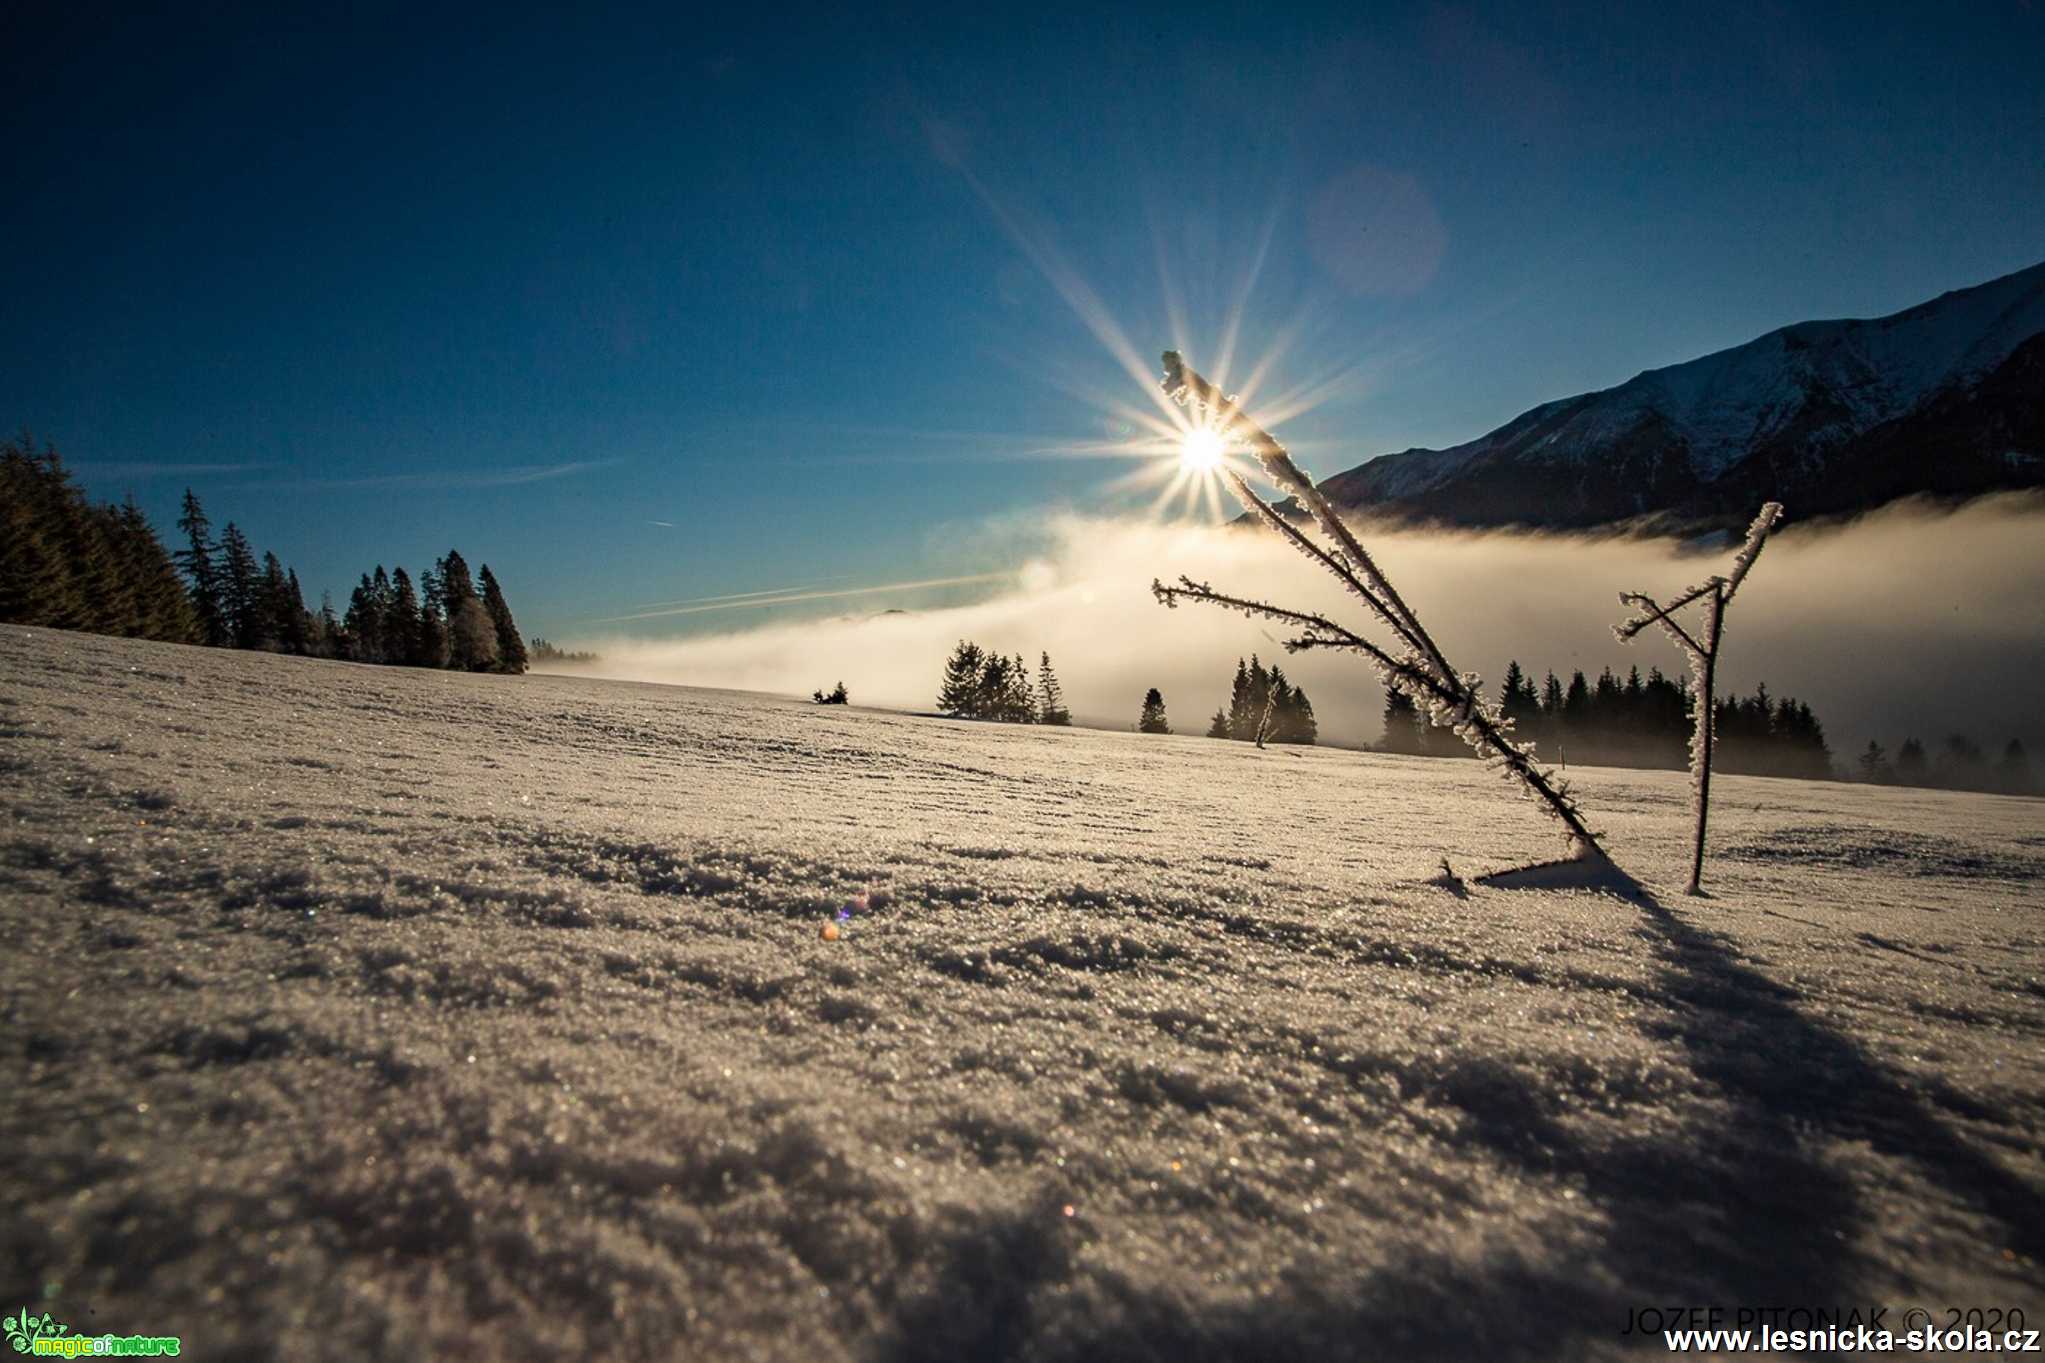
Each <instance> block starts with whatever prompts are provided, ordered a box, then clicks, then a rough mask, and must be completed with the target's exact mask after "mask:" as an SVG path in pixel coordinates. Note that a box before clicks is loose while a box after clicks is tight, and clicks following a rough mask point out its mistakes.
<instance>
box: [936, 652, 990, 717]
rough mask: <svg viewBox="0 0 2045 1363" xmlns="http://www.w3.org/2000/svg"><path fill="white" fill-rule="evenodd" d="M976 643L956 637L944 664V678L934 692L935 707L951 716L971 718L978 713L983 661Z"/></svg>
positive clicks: (984, 658)
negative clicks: (955, 644) (956, 642)
mask: <svg viewBox="0 0 2045 1363" xmlns="http://www.w3.org/2000/svg"><path fill="white" fill-rule="evenodd" d="M986 661H987V660H986V655H984V654H983V653H982V652H981V651H980V646H979V645H978V644H974V643H968V642H967V641H966V640H964V639H961V640H959V644H958V647H957V648H954V649H953V650H952V654H951V657H950V658H949V659H948V660H947V661H946V662H945V665H944V681H943V683H942V685H940V686H939V688H938V692H937V708H938V710H939V712H940V713H943V714H946V715H950V716H951V717H952V718H953V719H975V718H978V717H979V714H980V671H981V668H982V667H983V666H984V665H985V664H986Z"/></svg>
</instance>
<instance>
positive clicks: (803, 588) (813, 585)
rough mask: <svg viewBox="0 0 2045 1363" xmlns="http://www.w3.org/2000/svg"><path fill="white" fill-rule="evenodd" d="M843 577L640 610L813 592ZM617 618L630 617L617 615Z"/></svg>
mask: <svg viewBox="0 0 2045 1363" xmlns="http://www.w3.org/2000/svg"><path fill="white" fill-rule="evenodd" d="M844 580H845V579H844V578H843V577H826V578H822V579H819V580H818V581H815V582H804V583H802V584H800V585H798V586H794V587H769V588H767V589H765V590H764V591H757V592H729V593H727V594H725V595H724V596H685V597H682V598H681V599H679V600H676V601H649V602H647V603H646V604H645V605H643V606H641V607H640V608H639V609H640V610H646V611H650V610H660V609H663V608H665V607H668V606H707V605H710V604H711V603H712V602H716V601H751V600H753V599H754V598H756V597H761V596H788V595H790V594H791V593H794V592H813V591H816V590H817V589H818V588H820V587H823V586H824V585H825V584H827V583H831V582H843V581H844ZM613 618H615V619H626V618H629V617H625V616H616V617H613Z"/></svg>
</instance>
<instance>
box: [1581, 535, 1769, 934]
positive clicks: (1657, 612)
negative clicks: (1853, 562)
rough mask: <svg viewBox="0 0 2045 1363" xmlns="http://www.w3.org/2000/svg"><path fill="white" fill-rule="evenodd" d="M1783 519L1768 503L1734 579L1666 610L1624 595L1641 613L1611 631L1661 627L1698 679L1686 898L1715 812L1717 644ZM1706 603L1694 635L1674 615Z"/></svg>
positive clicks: (1703, 585) (1711, 583)
mask: <svg viewBox="0 0 2045 1363" xmlns="http://www.w3.org/2000/svg"><path fill="white" fill-rule="evenodd" d="M1781 519H1782V503H1780V502H1769V503H1767V504H1765V505H1764V506H1763V507H1762V508H1761V511H1760V514H1759V515H1757V516H1755V517H1754V523H1753V524H1752V525H1750V526H1748V527H1747V541H1746V543H1745V544H1743V545H1742V546H1740V552H1739V553H1738V554H1736V555H1734V556H1733V571H1732V575H1731V576H1730V577H1708V578H1706V579H1705V580H1704V581H1702V582H1700V583H1698V584H1697V585H1696V586H1695V587H1692V588H1691V589H1690V590H1689V591H1687V592H1684V593H1683V594H1682V595H1681V596H1679V597H1677V598H1676V599H1675V600H1674V601H1673V602H1671V603H1670V604H1669V605H1667V606H1662V605H1657V604H1656V602H1655V600H1654V598H1653V597H1651V596H1647V595H1645V594H1643V593H1641V592H1621V593H1619V600H1620V601H1621V602H1623V603H1625V604H1626V605H1629V606H1632V607H1634V608H1635V609H1636V612H1637V613H1636V614H1635V615H1634V616H1633V617H1632V618H1631V619H1629V620H1626V621H1625V622H1623V623H1621V624H1617V625H1614V626H1613V627H1612V633H1613V634H1615V635H1617V636H1618V637H1619V641H1620V642H1621V643H1631V642H1632V641H1633V640H1634V639H1635V638H1637V637H1638V636H1639V634H1640V632H1641V631H1642V630H1644V629H1646V628H1647V627H1648V626H1649V625H1660V626H1661V627H1662V629H1663V630H1664V631H1665V632H1666V633H1667V634H1668V636H1669V637H1670V638H1671V639H1673V640H1674V641H1675V643H1676V646H1677V647H1679V648H1681V649H1682V650H1683V652H1684V654H1685V656H1687V657H1688V658H1689V660H1690V674H1691V675H1692V676H1693V677H1695V678H1696V679H1697V700H1696V712H1695V713H1694V714H1693V715H1692V716H1691V727H1690V783H1691V787H1692V790H1693V793H1694V796H1695V799H1696V803H1697V830H1696V837H1695V840H1694V841H1693V843H1692V846H1691V849H1690V883H1689V885H1687V886H1685V887H1684V893H1685V894H1702V893H1703V890H1702V888H1701V885H1702V882H1703V878H1704V827H1705V820H1706V818H1707V816H1708V815H1709V814H1710V812H1711V752H1712V748H1713V746H1714V743H1715V740H1716V732H1717V727H1718V712H1717V704H1718V702H1717V691H1716V686H1717V680H1718V645H1719V640H1720V638H1721V636H1722V635H1723V633H1724V630H1725V608H1726V606H1727V605H1728V604H1730V603H1731V601H1732V599H1733V593H1734V592H1735V591H1737V590H1739V586H1740V583H1741V582H1743V581H1745V580H1746V576H1747V571H1748V570H1749V569H1750V568H1752V567H1753V566H1754V560H1755V559H1757V558H1759V557H1760V556H1761V546H1762V545H1763V544H1765V543H1767V541H1768V535H1769V532H1770V531H1772V530H1774V529H1775V524H1776V522H1777V521H1779V520H1781ZM1697 601H1702V602H1704V628H1703V631H1702V633H1703V638H1701V639H1699V638H1694V637H1692V635H1691V633H1690V631H1689V630H1687V629H1685V628H1683V626H1682V625H1681V624H1679V623H1677V621H1676V618H1675V613H1676V612H1677V611H1679V610H1681V609H1683V608H1684V607H1685V606H1688V605H1690V604H1691V603H1693V602H1697Z"/></svg>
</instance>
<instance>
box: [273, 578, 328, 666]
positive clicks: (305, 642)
mask: <svg viewBox="0 0 2045 1363" xmlns="http://www.w3.org/2000/svg"><path fill="white" fill-rule="evenodd" d="M277 605H278V609H280V610H282V611H283V612H284V647H285V649H286V651H288V652H291V653H296V654H299V655H301V656H304V655H309V654H311V653H312V652H314V647H313V642H314V638H315V636H316V634H317V632H318V631H317V629H316V626H315V623H314V620H313V616H312V612H311V611H309V610H307V609H306V608H305V590H304V589H303V588H302V587H300V586H299V585H298V570H297V569H296V568H292V569H290V570H288V571H287V572H286V573H285V574H284V594H283V596H281V597H279V598H278V601H277Z"/></svg>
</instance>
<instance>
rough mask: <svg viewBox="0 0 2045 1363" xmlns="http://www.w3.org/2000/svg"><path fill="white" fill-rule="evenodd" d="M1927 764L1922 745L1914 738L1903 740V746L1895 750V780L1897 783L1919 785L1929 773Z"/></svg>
mask: <svg viewBox="0 0 2045 1363" xmlns="http://www.w3.org/2000/svg"><path fill="white" fill-rule="evenodd" d="M1929 774H1930V773H1929V764H1928V763H1927V762H1926V761H1925V756H1924V745H1923V744H1922V743H1920V742H1918V741H1917V740H1916V739H1914V738H1906V739H1904V740H1903V746H1902V747H1900V748H1898V749H1897V750H1896V781H1897V783H1898V784H1899V785H1905V786H1921V785H1923V784H1924V783H1925V779H1926V778H1927V776H1928V775H1929Z"/></svg>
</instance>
